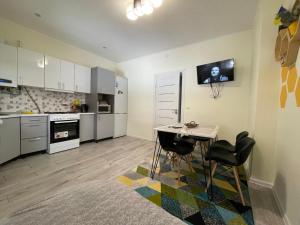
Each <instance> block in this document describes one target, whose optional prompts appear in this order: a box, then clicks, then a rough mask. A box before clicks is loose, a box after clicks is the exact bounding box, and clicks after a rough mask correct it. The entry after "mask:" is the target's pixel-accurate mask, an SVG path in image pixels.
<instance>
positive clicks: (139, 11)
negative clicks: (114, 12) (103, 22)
mask: <svg viewBox="0 0 300 225" xmlns="http://www.w3.org/2000/svg"><path fill="white" fill-rule="evenodd" d="M162 3H163V0H134V1H133V4H131V5H130V6H129V7H128V8H127V18H128V19H129V20H137V19H138V18H139V17H141V16H143V15H150V14H151V13H153V11H154V8H158V7H160V6H161V5H162Z"/></svg>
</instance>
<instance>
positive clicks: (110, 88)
mask: <svg viewBox="0 0 300 225" xmlns="http://www.w3.org/2000/svg"><path fill="white" fill-rule="evenodd" d="M97 72H98V80H97V82H98V84H97V92H98V93H101V94H107V95H114V94H115V81H116V77H115V74H114V72H112V71H110V70H106V69H102V68H99V67H98V68H97Z"/></svg>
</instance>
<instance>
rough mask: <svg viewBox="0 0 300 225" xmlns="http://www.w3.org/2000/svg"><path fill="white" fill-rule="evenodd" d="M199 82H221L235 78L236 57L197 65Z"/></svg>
mask: <svg viewBox="0 0 300 225" xmlns="http://www.w3.org/2000/svg"><path fill="white" fill-rule="evenodd" d="M197 77H198V84H211V83H220V82H227V81H233V80H234V59H227V60H224V61H219V62H214V63H209V64H205V65H201V66H197Z"/></svg>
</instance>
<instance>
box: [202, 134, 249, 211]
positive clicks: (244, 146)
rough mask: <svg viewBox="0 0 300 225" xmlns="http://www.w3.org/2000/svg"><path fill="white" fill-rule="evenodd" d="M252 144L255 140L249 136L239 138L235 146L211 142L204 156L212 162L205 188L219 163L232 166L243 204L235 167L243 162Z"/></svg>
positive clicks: (243, 201)
mask: <svg viewBox="0 0 300 225" xmlns="http://www.w3.org/2000/svg"><path fill="white" fill-rule="evenodd" d="M254 145H255V141H254V140H253V139H252V138H249V137H244V138H241V139H239V140H238V141H237V143H236V146H232V147H228V145H226V144H225V145H224V146H222V145H220V144H216V145H215V144H212V146H211V147H210V149H209V151H208V152H207V155H206V157H205V158H206V160H209V162H210V164H211V163H212V162H213V165H212V168H211V173H210V174H211V175H210V178H209V181H208V183H207V189H208V188H209V185H210V182H212V179H213V176H214V173H215V171H216V169H217V166H218V164H219V163H220V164H223V165H225V166H229V167H232V169H233V174H234V178H235V181H236V184H237V188H238V191H239V194H240V197H241V201H242V203H243V205H245V200H244V197H243V193H242V190H241V186H240V179H239V174H238V170H237V167H238V166H240V165H242V164H244V162H245V161H246V160H247V158H248V157H249V155H250V152H251V150H252V149H253V146H254Z"/></svg>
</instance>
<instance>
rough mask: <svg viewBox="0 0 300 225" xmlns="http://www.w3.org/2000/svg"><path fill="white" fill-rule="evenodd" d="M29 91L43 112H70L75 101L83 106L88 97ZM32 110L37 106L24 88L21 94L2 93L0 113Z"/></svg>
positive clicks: (30, 89) (29, 89)
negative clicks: (78, 101) (77, 100)
mask: <svg viewBox="0 0 300 225" xmlns="http://www.w3.org/2000/svg"><path fill="white" fill-rule="evenodd" d="M27 89H28V91H29V93H30V94H31V96H32V97H33V99H34V100H35V101H36V102H37V104H38V105H39V107H40V108H41V111H42V112H69V111H70V110H71V105H72V101H73V100H74V99H79V100H80V102H81V103H82V104H84V103H85V97H86V95H85V94H81V93H64V92H54V91H45V90H44V89H42V88H27ZM32 110H36V106H35V104H34V103H33V102H32V101H31V99H30V97H29V96H28V94H27V92H26V91H25V90H24V88H22V89H21V92H20V93H19V94H9V93H6V92H2V91H1V95H0V112H17V111H32Z"/></svg>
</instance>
